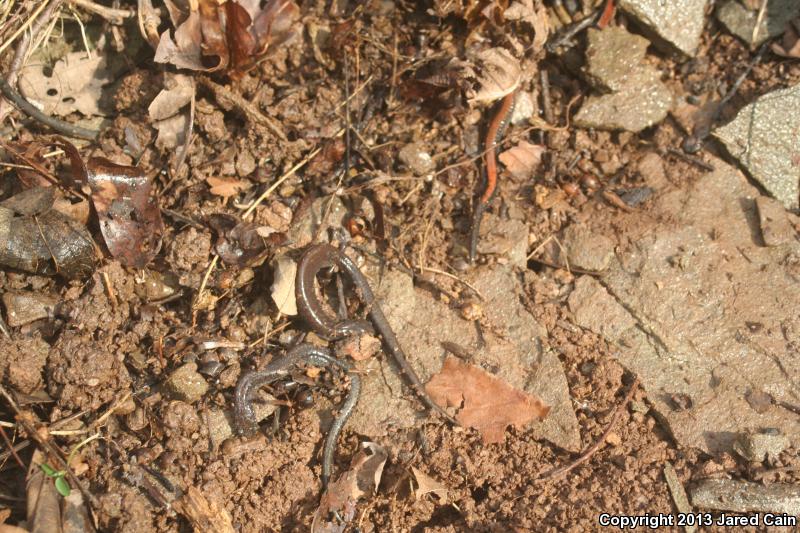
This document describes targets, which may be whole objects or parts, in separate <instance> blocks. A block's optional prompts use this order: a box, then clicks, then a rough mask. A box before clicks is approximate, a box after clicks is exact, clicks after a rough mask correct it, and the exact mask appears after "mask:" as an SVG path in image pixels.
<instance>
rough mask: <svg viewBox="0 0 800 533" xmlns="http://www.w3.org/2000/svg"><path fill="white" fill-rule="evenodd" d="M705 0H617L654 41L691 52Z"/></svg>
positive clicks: (696, 42)
mask: <svg viewBox="0 0 800 533" xmlns="http://www.w3.org/2000/svg"><path fill="white" fill-rule="evenodd" d="M707 3H708V0H680V1H676V0H670V1H667V2H665V1H664V0H620V1H619V7H620V9H622V10H623V11H625V12H626V13H628V14H629V15H631V16H632V17H633V18H634V19H636V21H637V22H638V23H639V24H640V25H642V26H643V27H644V29H645V30H646V31H648V32H649V33H651V34H652V36H653V37H654V38H656V39H655V41H654V42H655V43H656V44H660V45H666V47H667V48H668V49H669V50H670V51H675V50H677V51H678V52H680V53H682V54H684V55H687V56H694V54H695V52H696V51H697V46H698V45H699V44H700V34H701V33H702V32H703V25H704V23H705V10H706V4H707Z"/></svg>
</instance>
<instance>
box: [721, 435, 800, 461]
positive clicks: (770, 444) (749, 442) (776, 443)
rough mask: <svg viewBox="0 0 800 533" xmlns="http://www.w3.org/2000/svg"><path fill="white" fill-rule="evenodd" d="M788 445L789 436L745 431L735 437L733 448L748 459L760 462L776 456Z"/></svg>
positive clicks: (789, 444) (789, 443)
mask: <svg viewBox="0 0 800 533" xmlns="http://www.w3.org/2000/svg"><path fill="white" fill-rule="evenodd" d="M789 446H791V442H789V438H788V437H787V436H786V435H783V434H781V433H777V434H769V433H745V434H743V435H740V436H739V438H738V439H736V442H735V443H734V444H733V450H734V451H735V452H736V453H738V454H739V455H741V456H742V457H744V458H745V459H747V460H748V461H752V462H757V463H760V462H762V461H764V459H767V458H769V459H775V458H777V457H778V456H779V455H780V454H781V452H782V451H783V450H785V449H786V448H788V447H789Z"/></svg>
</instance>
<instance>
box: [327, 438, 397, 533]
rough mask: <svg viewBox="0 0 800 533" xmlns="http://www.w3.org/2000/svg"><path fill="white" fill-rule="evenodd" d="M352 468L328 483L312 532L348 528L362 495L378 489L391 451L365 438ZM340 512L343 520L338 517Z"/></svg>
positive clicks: (352, 463)
mask: <svg viewBox="0 0 800 533" xmlns="http://www.w3.org/2000/svg"><path fill="white" fill-rule="evenodd" d="M361 447H362V448H361V450H360V451H359V452H358V453H357V454H356V456H355V457H353V460H352V462H351V463H350V469H349V470H347V471H346V472H344V473H343V474H342V475H340V476H339V478H338V479H337V480H336V481H334V482H333V483H331V484H330V485H329V486H328V489H327V490H326V491H325V493H324V494H323V495H322V498H321V499H320V502H319V507H318V508H317V511H316V512H315V513H314V521H313V522H312V524H311V531H312V533H323V532H324V533H330V532H334V531H344V528H345V527H347V524H348V523H349V522H351V521H352V520H353V518H355V515H356V503H357V502H358V499H359V498H361V497H362V496H365V495H367V494H370V493H374V492H375V491H376V490H377V489H378V485H380V482H381V476H382V475H383V466H384V465H385V464H386V459H387V458H388V454H387V453H386V449H384V448H383V447H382V446H379V445H378V444H375V443H374V442H364V443H362V444H361ZM336 515H338V517H339V518H341V520H338V521H337V520H336Z"/></svg>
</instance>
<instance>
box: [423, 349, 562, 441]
mask: <svg viewBox="0 0 800 533" xmlns="http://www.w3.org/2000/svg"><path fill="white" fill-rule="evenodd" d="M425 390H426V391H428V394H430V395H431V398H433V401H435V402H436V403H438V404H439V405H444V406H448V407H456V408H459V409H460V410H459V411H458V414H457V415H456V420H457V421H458V423H459V424H461V425H462V426H466V427H471V428H475V429H477V430H478V431H479V432H480V433H481V436H482V437H483V442H484V443H485V444H492V443H498V442H503V438H504V435H505V430H506V427H508V426H510V425H514V426H516V427H518V428H522V427H524V426H525V425H526V424H527V423H528V422H530V421H532V420H534V419H536V418H539V419H542V418H544V417H546V416H547V413H549V412H550V406H549V405H545V404H544V402H542V401H541V400H540V399H539V398H537V397H536V396H533V395H532V394H528V393H525V392H522V391H520V390H517V389H515V388H514V387H512V386H511V385H509V384H508V383H506V382H505V381H503V380H501V379H499V378H497V377H495V376H493V375H492V374H489V373H488V372H486V371H485V370H482V369H480V368H478V367H477V366H474V365H470V364H467V363H463V362H461V361H460V360H459V359H457V358H455V357H448V358H447V359H445V361H444V365H443V366H442V370H441V371H440V372H439V373H438V374H436V375H434V376H433V378H431V380H430V381H429V382H428V384H427V385H426V386H425Z"/></svg>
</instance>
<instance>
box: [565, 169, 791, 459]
mask: <svg viewBox="0 0 800 533" xmlns="http://www.w3.org/2000/svg"><path fill="white" fill-rule="evenodd" d="M711 164H712V165H713V166H714V167H715V168H716V170H715V171H714V172H711V173H709V174H706V175H705V176H703V177H702V178H701V179H700V180H698V181H697V182H696V183H694V184H693V185H692V186H691V187H690V188H689V189H688V190H675V191H670V192H668V193H665V194H664V195H662V197H661V198H659V201H658V202H657V203H655V204H654V205H653V206H652V209H651V210H650V212H649V213H647V215H646V216H645V215H642V217H641V219H640V223H639V224H638V225H637V226H636V228H635V230H633V234H632V235H630V236H629V238H630V239H631V240H630V241H629V242H630V244H629V245H628V246H627V248H621V249H620V250H618V251H617V254H616V256H615V259H614V260H613V261H612V264H611V265H610V267H609V269H608V271H607V273H606V274H604V275H603V277H602V280H601V281H602V284H603V286H604V287H605V288H606V289H607V290H608V292H609V293H610V294H611V295H612V296H613V297H614V298H615V299H616V300H617V302H618V304H619V305H621V306H623V307H624V308H625V310H627V311H628V312H629V313H630V314H631V315H632V317H633V319H634V320H635V322H636V327H634V328H628V329H627V330H626V331H624V332H622V333H621V334H620V337H619V340H618V341H617V346H618V348H619V351H618V353H617V359H618V360H619V361H620V362H621V363H622V364H623V365H624V366H625V367H627V368H628V369H629V370H630V371H632V372H633V373H635V374H636V375H638V376H639V377H640V378H641V380H642V385H643V387H644V388H645V390H646V391H647V395H648V398H649V399H650V400H651V401H652V405H653V411H654V412H655V414H656V416H657V417H658V419H659V420H660V421H662V423H663V424H664V426H665V428H666V429H668V430H669V431H670V432H671V433H672V436H673V438H674V439H675V441H676V442H677V443H678V444H679V445H680V446H686V447H694V448H699V449H701V450H703V451H705V452H707V453H710V454H718V453H722V452H730V451H731V450H732V447H733V444H734V442H735V440H736V436H737V435H739V434H742V433H746V432H748V431H752V429H753V428H775V429H777V430H778V431H779V432H780V433H781V434H783V435H786V436H788V437H789V439H790V440H791V441H792V444H793V445H795V446H796V445H798V444H800V420H798V418H797V417H791V416H787V415H786V411H785V410H784V409H783V408H781V407H780V402H787V403H792V402H795V401H796V399H795V398H794V394H795V392H794V391H793V389H792V388H791V387H789V386H787V380H788V382H789V383H791V382H792V381H793V380H794V379H795V378H794V376H798V375H800V360H798V358H797V357H796V348H795V347H796V346H797V344H796V343H797V342H800V316H798V312H797V302H799V301H800V284H798V283H797V282H796V280H794V279H792V276H791V270H788V269H789V268H790V267H788V266H787V263H786V261H787V257H789V256H787V254H794V255H798V254H800V243H798V242H794V243H790V244H787V245H786V246H782V247H765V246H763V245H761V239H760V236H759V227H758V215H757V213H756V209H755V202H754V199H755V198H757V197H758V196H759V192H758V191H757V190H756V189H755V187H753V186H751V185H750V184H749V183H748V182H747V180H746V178H745V177H744V175H743V174H742V173H741V172H738V171H736V169H734V168H731V167H730V166H728V165H726V164H725V163H724V162H722V161H719V160H716V159H715V160H713V161H711ZM712 199H713V200H712ZM621 239H622V240H623V242H624V239H625V236H624V235H623V236H621ZM584 300H586V298H584ZM570 304H571V307H572V305H573V302H570ZM576 314H577V313H576ZM594 320H595V321H598V320H599V319H597V318H595V319H594ZM616 320H617V318H610V319H608V321H616ZM749 324H757V325H758V327H756V328H753V327H751V326H750V325H749ZM595 327H599V326H595ZM609 336H610V337H611V338H613V337H614V335H613V334H610V335H609ZM753 390H763V391H769V394H770V395H771V396H772V398H774V400H775V403H770V404H768V405H765V406H763V407H758V408H756V407H753V406H751V405H750V404H749V403H748V401H747V397H748V394H749V392H750V391H753ZM673 398H684V399H685V400H686V401H685V402H682V403H683V404H684V405H683V406H676V403H675V402H674V401H673Z"/></svg>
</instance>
